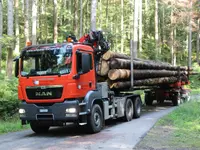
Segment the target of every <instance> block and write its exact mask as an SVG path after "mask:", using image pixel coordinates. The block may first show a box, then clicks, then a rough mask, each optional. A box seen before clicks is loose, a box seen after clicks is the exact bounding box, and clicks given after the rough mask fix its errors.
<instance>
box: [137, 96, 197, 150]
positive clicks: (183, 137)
mask: <svg viewBox="0 0 200 150" xmlns="http://www.w3.org/2000/svg"><path fill="white" fill-rule="evenodd" d="M199 141H200V102H198V101H196V100H193V101H191V102H188V103H185V104H182V105H181V106H180V107H178V108H177V109H176V110H174V111H173V112H171V113H170V114H168V115H167V116H165V117H163V118H162V119H160V120H159V121H158V122H157V123H156V125H155V126H154V127H153V128H152V129H151V130H150V132H149V133H148V134H147V136H146V137H145V138H144V139H143V140H142V141H141V142H140V143H139V144H138V145H137V146H136V149H138V150H139V149H140V150H147V149H156V150H161V149H170V150H175V149H176V150H186V149H190V150H196V149H198V150H199V149H200V142H199Z"/></svg>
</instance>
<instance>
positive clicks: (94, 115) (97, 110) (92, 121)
mask: <svg viewBox="0 0 200 150" xmlns="http://www.w3.org/2000/svg"><path fill="white" fill-rule="evenodd" d="M102 128H103V113H102V109H101V107H100V106H99V105H98V104H94V105H93V107H92V111H91V114H90V115H89V116H88V131H89V132H90V133H97V132H100V131H101V129H102Z"/></svg>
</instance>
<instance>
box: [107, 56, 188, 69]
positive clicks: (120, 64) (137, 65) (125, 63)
mask: <svg viewBox="0 0 200 150" xmlns="http://www.w3.org/2000/svg"><path fill="white" fill-rule="evenodd" d="M109 64H110V68H111V69H130V65H131V61H130V60H128V59H119V58H113V59H111V61H110V63H109ZM133 64H134V69H156V70H160V69H166V70H178V69H179V67H178V66H171V65H167V64H162V63H159V62H155V63H153V62H144V61H137V60H133ZM186 69H187V68H186V67H180V70H186Z"/></svg>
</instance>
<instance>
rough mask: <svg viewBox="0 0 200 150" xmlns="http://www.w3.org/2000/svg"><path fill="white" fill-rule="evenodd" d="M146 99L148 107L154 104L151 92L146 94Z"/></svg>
mask: <svg viewBox="0 0 200 150" xmlns="http://www.w3.org/2000/svg"><path fill="white" fill-rule="evenodd" d="M144 99H145V104H146V105H147V106H152V104H153V99H152V96H151V94H150V92H148V93H145V97H144Z"/></svg>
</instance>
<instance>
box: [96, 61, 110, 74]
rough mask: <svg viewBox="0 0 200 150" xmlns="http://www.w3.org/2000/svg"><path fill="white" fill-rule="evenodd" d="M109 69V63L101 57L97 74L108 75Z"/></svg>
mask: <svg viewBox="0 0 200 150" xmlns="http://www.w3.org/2000/svg"><path fill="white" fill-rule="evenodd" d="M109 69H110V68H109V63H108V62H107V61H105V60H103V59H101V60H100V61H99V63H98V66H97V74H98V75H100V76H107V75H108V71H109Z"/></svg>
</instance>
